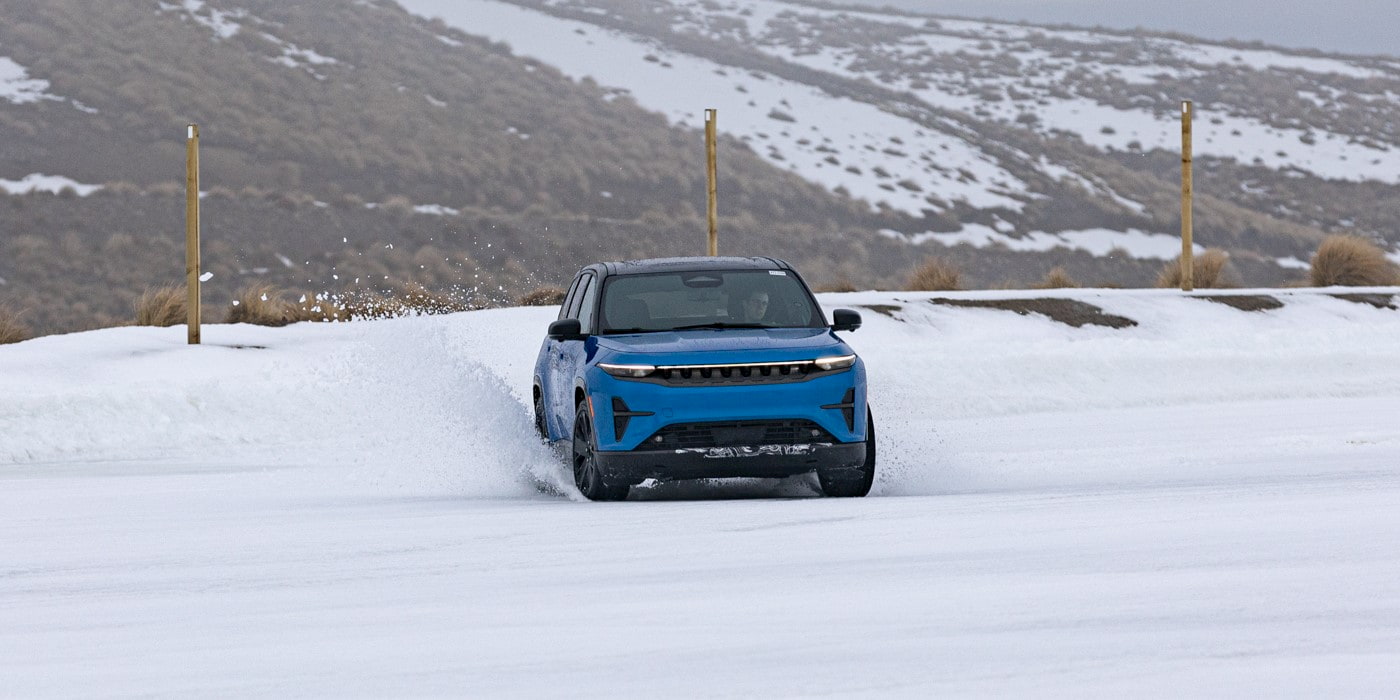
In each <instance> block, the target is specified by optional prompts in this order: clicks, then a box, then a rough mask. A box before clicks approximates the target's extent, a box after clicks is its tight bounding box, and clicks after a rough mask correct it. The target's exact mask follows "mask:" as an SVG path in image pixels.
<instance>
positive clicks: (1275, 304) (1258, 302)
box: [1196, 294, 1283, 311]
mask: <svg viewBox="0 0 1400 700" xmlns="http://www.w3.org/2000/svg"><path fill="white" fill-rule="evenodd" d="M1196 298H1197V299H1205V300H1206V301H1213V302H1215V303H1217V304H1224V305H1226V306H1233V307H1235V308H1236V309H1239V310H1240V311H1273V310H1274V309H1282V308H1283V302H1281V301H1279V300H1278V299H1275V298H1274V297H1271V296H1269V295H1267V294H1229V295H1218V296H1199V297H1196Z"/></svg>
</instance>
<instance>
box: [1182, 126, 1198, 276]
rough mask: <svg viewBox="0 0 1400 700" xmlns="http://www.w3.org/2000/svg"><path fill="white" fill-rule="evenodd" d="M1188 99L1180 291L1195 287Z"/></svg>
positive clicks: (1184, 147)
mask: <svg viewBox="0 0 1400 700" xmlns="http://www.w3.org/2000/svg"><path fill="white" fill-rule="evenodd" d="M1192 108H1193V105H1192V104H1191V101H1190V100H1186V101H1184V102H1182V103H1181V291H1183V292H1189V291H1191V290H1192V289H1193V288H1194V287H1195V280H1194V279H1192V278H1193V277H1194V276H1195V265H1194V263H1193V261H1192V257H1193V251H1192V244H1191V236H1192V233H1193V232H1192V230H1191V226H1192V224H1191V198H1192V191H1191V190H1192V183H1191V116H1192V114H1191V112H1192Z"/></svg>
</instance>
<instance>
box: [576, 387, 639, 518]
mask: <svg viewBox="0 0 1400 700" xmlns="http://www.w3.org/2000/svg"><path fill="white" fill-rule="evenodd" d="M570 462H571V463H572V464H573V467H574V485H575V486H577V487H578V490H579V492H580V493H582V494H583V497H584V498H587V499H588V500H590V501H621V500H623V499H625V498H627V492H628V491H629V490H630V489H631V488H632V487H631V486H630V485H629V484H627V483H626V482H619V481H617V480H615V479H614V478H613V477H612V475H610V474H607V473H605V472H604V471H603V469H602V467H600V466H599V464H598V456H597V444H596V441H595V440H594V439H593V419H592V417H591V416H589V415H588V404H583V403H581V404H579V407H578V413H576V414H574V446H573V451H572V453H571V455H570Z"/></svg>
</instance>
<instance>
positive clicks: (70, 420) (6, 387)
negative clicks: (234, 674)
mask: <svg viewBox="0 0 1400 700" xmlns="http://www.w3.org/2000/svg"><path fill="white" fill-rule="evenodd" d="M476 320H477V319H462V320H457V322H456V323H451V322H446V321H445V320H444V319H437V318H421V319H400V320H394V321H387V322H379V323H363V324H332V325H316V326H312V325H307V324H303V325H300V326H295V327H291V328H285V329H268V328H259V327H253V326H223V325H211V326H206V328H205V330H204V343H205V344H204V345H203V346H198V347H191V346H188V345H186V344H185V330H184V328H183V327H176V328H165V329H158V328H114V329H107V330H102V331H95V332H89V333H79V334H73V335H66V336H52V337H46V338H39V339H35V340H32V341H28V342H25V343H21V344H19V345H15V346H8V347H5V348H4V354H3V359H0V366H3V368H4V370H3V371H0V395H3V396H4V397H5V401H4V402H3V403H0V436H3V440H0V464H5V463H75V462H77V463H81V462H94V461H104V462H111V461H130V462H161V463H168V464H209V465H226V466H228V465H231V466H240V467H248V466H261V467H275V468H278V469H279V471H280V472H281V475H280V476H279V477H278V478H281V479H298V480H305V479H312V480H316V481H317V482H318V485H319V486H322V487H324V488H349V489H355V488H367V489H372V490H380V491H382V490H385V489H387V490H390V491H394V492H406V493H431V494H452V495H467V496H508V495H512V494H522V493H528V492H530V491H531V490H532V487H536V486H543V487H545V488H553V486H552V481H553V480H555V477H556V476H557V475H556V474H555V473H554V472H555V471H556V470H555V469H554V466H555V462H554V459H553V456H552V455H551V454H550V453H549V451H548V450H546V449H545V448H544V447H542V446H541V445H539V444H537V443H536V442H535V441H534V440H533V439H531V438H530V436H531V435H532V431H533V427H532V424H531V422H530V419H529V417H528V415H527V413H526V411H525V408H524V407H523V406H522V404H521V402H520V399H519V397H518V396H515V395H513V394H512V393H511V391H510V389H508V388H507V386H506V384H505V383H504V381H503V380H502V378H501V375H500V374H498V373H497V371H496V370H495V369H494V368H491V367H489V366H487V364H486V362H487V361H488V360H487V359H486V358H482V357H480V356H479V355H476V354H475V353H472V352H469V351H466V350H465V348H468V347H470V343H468V342H466V341H465V340H464V335H465V334H468V333H471V332H472V326H473V325H474V321H476ZM289 468H304V469H289Z"/></svg>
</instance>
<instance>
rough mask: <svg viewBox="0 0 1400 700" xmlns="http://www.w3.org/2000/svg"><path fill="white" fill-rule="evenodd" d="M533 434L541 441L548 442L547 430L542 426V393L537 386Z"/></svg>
mask: <svg viewBox="0 0 1400 700" xmlns="http://www.w3.org/2000/svg"><path fill="white" fill-rule="evenodd" d="M535 432H536V433H539V436H540V439H541V440H545V441H548V440H549V430H547V429H546V428H545V425H544V392H542V391H540V388H539V387H538V386H536V387H535Z"/></svg>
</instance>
